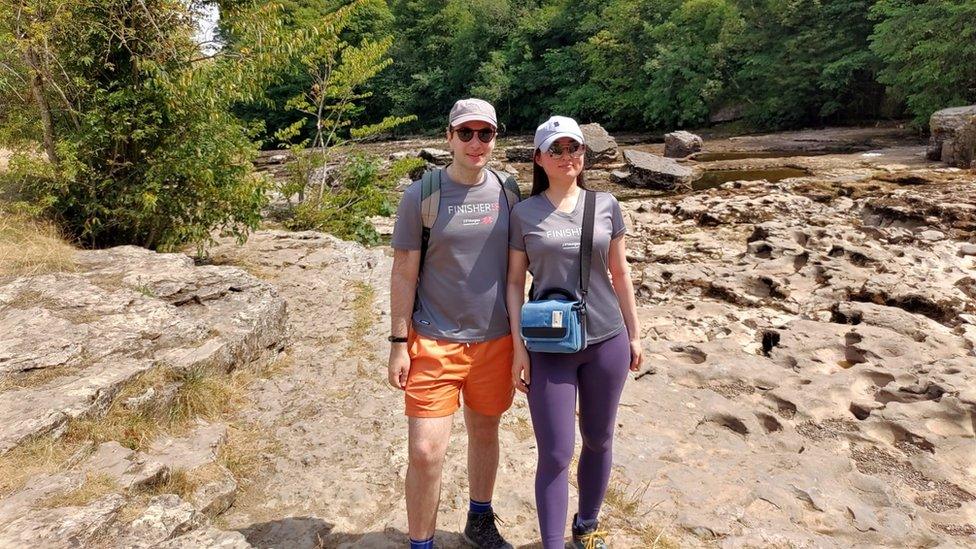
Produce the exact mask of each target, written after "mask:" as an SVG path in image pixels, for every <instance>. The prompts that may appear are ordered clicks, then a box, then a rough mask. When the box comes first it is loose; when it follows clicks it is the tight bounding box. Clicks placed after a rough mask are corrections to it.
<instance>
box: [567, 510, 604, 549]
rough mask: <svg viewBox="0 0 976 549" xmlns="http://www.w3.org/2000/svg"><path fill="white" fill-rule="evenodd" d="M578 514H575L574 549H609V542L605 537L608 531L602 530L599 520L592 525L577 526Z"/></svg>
mask: <svg viewBox="0 0 976 549" xmlns="http://www.w3.org/2000/svg"><path fill="white" fill-rule="evenodd" d="M576 524H577V520H576V515H573V545H572V546H571V547H573V549H607V542H606V541H604V539H603V538H605V537H606V536H607V532H605V531H603V530H600V529H599V528H598V527H599V525H600V523H599V522H596V521H594V522H593V525H592V526H584V527H582V528H577V527H576Z"/></svg>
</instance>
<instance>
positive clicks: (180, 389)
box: [65, 366, 247, 450]
mask: <svg viewBox="0 0 976 549" xmlns="http://www.w3.org/2000/svg"><path fill="white" fill-rule="evenodd" d="M246 384H247V375H225V374H218V373H214V372H212V371H210V370H209V369H206V368H194V369H190V370H186V371H174V370H172V369H169V368H166V367H162V366H161V367H157V368H154V369H153V370H151V371H150V372H147V373H146V374H143V375H142V376H140V378H139V379H137V380H136V381H135V382H133V383H130V384H129V385H128V386H126V387H125V389H123V390H122V391H121V392H120V393H119V394H118V395H117V396H116V397H115V399H114V400H113V401H112V404H111V405H110V406H109V409H108V412H107V413H106V414H105V415H104V416H102V417H92V418H86V419H79V420H75V421H72V422H71V424H70V426H69V427H68V431H67V433H66V435H65V436H66V438H67V439H68V440H73V441H84V440H91V441H93V442H94V443H95V444H101V443H102V442H107V441H110V440H116V441H118V442H119V444H121V445H122V446H125V447H126V448H131V449H133V450H145V449H146V448H148V446H149V444H150V443H151V442H152V441H153V439H155V438H156V436H157V435H158V434H159V433H161V432H163V431H167V432H172V433H179V432H182V431H183V430H185V429H186V428H187V427H188V426H189V425H190V424H191V423H192V422H193V420H194V419H196V418H206V419H216V418H217V417H219V416H220V415H222V414H224V413H226V412H229V411H231V410H232V409H234V408H235V407H236V406H237V405H239V404H240V402H241V398H242V397H241V395H242V393H243V390H244V388H245V386H246ZM150 388H152V389H154V390H155V391H156V393H157V394H158V395H161V396H159V397H157V398H156V399H155V400H154V401H153V402H151V403H150V404H149V405H146V406H143V407H140V408H135V409H132V408H128V407H126V405H125V402H126V400H128V399H129V398H131V397H134V396H138V395H141V394H143V393H145V392H146V391H147V390H148V389H150Z"/></svg>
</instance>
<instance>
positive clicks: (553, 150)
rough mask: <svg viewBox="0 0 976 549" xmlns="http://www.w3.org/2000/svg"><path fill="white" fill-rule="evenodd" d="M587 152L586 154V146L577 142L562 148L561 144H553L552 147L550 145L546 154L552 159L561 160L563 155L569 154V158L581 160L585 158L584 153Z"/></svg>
mask: <svg viewBox="0 0 976 549" xmlns="http://www.w3.org/2000/svg"><path fill="white" fill-rule="evenodd" d="M585 152H586V145H583V144H582V143H576V142H573V143H570V144H568V145H565V146H562V145H560V144H559V143H553V144H552V145H549V148H548V149H547V150H546V154H548V155H549V156H550V157H552V158H560V157H562V155H563V153H569V156H571V157H573V158H579V157H581V156H583V153H585Z"/></svg>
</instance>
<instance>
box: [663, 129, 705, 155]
mask: <svg viewBox="0 0 976 549" xmlns="http://www.w3.org/2000/svg"><path fill="white" fill-rule="evenodd" d="M702 145H703V141H702V138H701V137H698V136H697V135H695V134H693V133H691V132H686V131H678V132H671V133H666V134H664V156H666V157H668V158H684V157H686V156H688V155H690V154H694V153H696V152H699V151H700V150H702Z"/></svg>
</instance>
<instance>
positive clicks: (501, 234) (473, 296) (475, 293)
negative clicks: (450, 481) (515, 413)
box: [389, 99, 518, 549]
mask: <svg viewBox="0 0 976 549" xmlns="http://www.w3.org/2000/svg"><path fill="white" fill-rule="evenodd" d="M497 128H498V123H497V120H496V117H495V109H494V107H492V106H491V105H490V104H489V103H487V102H485V101H482V100H480V99H462V100H460V101H458V102H457V103H455V104H454V108H452V109H451V113H450V116H449V119H448V127H447V143H448V145H449V146H450V150H451V153H452V154H453V162H452V163H451V164H450V165H449V166H448V167H447V168H445V169H443V170H439V171H434V172H428V173H427V174H425V176H424V178H422V179H421V180H420V181H415V182H414V183H413V184H412V185H411V186H410V187H409V188H407V190H406V191H405V192H404V194H403V198H402V200H401V202H400V207H399V209H398V211H397V221H396V225H395V227H394V230H393V241H392V246H393V249H394V255H393V272H392V276H391V280H390V296H391V297H390V299H391V309H392V311H391V317H392V321H391V328H392V333H391V335H390V341H391V347H390V361H389V381H390V384H391V385H393V386H394V387H396V388H398V389H401V390H403V391H404V395H405V400H406V415H407V416H408V425H409V429H408V437H409V465H408V467H407V481H406V498H407V521H408V523H409V529H410V532H409V533H410V547H411V548H419V549H430V548H432V547H433V539H434V537H433V536H434V529H435V526H436V521H437V507H438V504H439V502H440V483H441V471H442V469H443V464H444V456H445V453H446V451H447V444H448V441H449V439H450V434H451V424H452V422H453V416H454V413H455V412H456V411H457V410H458V409H459V408H460V403H461V395H462V394H463V397H464V422H465V426H466V428H467V432H468V485H469V495H470V498H471V503H470V507H469V512H468V521H467V525H466V526H465V528H464V537H465V539H466V540H467V541H468V543H470V544H471V545H473V546H475V547H482V548H486V549H497V548H511V547H512V546H511V545H510V544H508V543H507V542H506V541H505V540H504V538H502V536H501V535H500V534H499V533H498V529H497V527H496V526H495V513H494V511H493V510H492V507H491V497H492V492H493V491H494V485H495V474H496V471H497V468H498V425H499V420H500V418H501V414H502V413H503V412H504V411H505V410H507V409H508V408H509V407H510V406H511V404H512V398H513V395H514V387H513V383H512V379H511V371H510V370H511V363H512V340H511V337H510V335H509V334H510V331H509V325H508V314H507V311H506V309H505V277H506V271H507V269H508V217H509V209H510V206H511V205H514V201H516V200H517V199H518V198H517V196H512V195H511V194H510V193H507V192H506V190H505V186H504V184H503V183H502V180H503V179H505V178H506V176H504V174H501V177H500V176H499V175H500V174H498V173H496V172H493V171H492V170H489V169H487V164H488V159H489V157H490V156H491V153H492V150H493V149H494V148H495V136H496V133H497ZM425 180H427V181H426V182H425ZM431 181H437V182H439V185H437V184H434V185H433V189H432V185H431ZM513 184H514V180H513V181H511V182H509V185H513ZM516 190H517V188H516ZM432 209H433V211H434V212H436V218H435V219H433V221H432V222H431V217H432V216H431V211H432ZM425 215H426V217H427V224H428V226H429V233H427V234H429V240H427V239H425V233H426V231H425V229H424V228H423V227H424V226H425V222H424V217H425ZM418 275H419V276H418ZM411 311H412V312H413V314H412V317H411Z"/></svg>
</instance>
